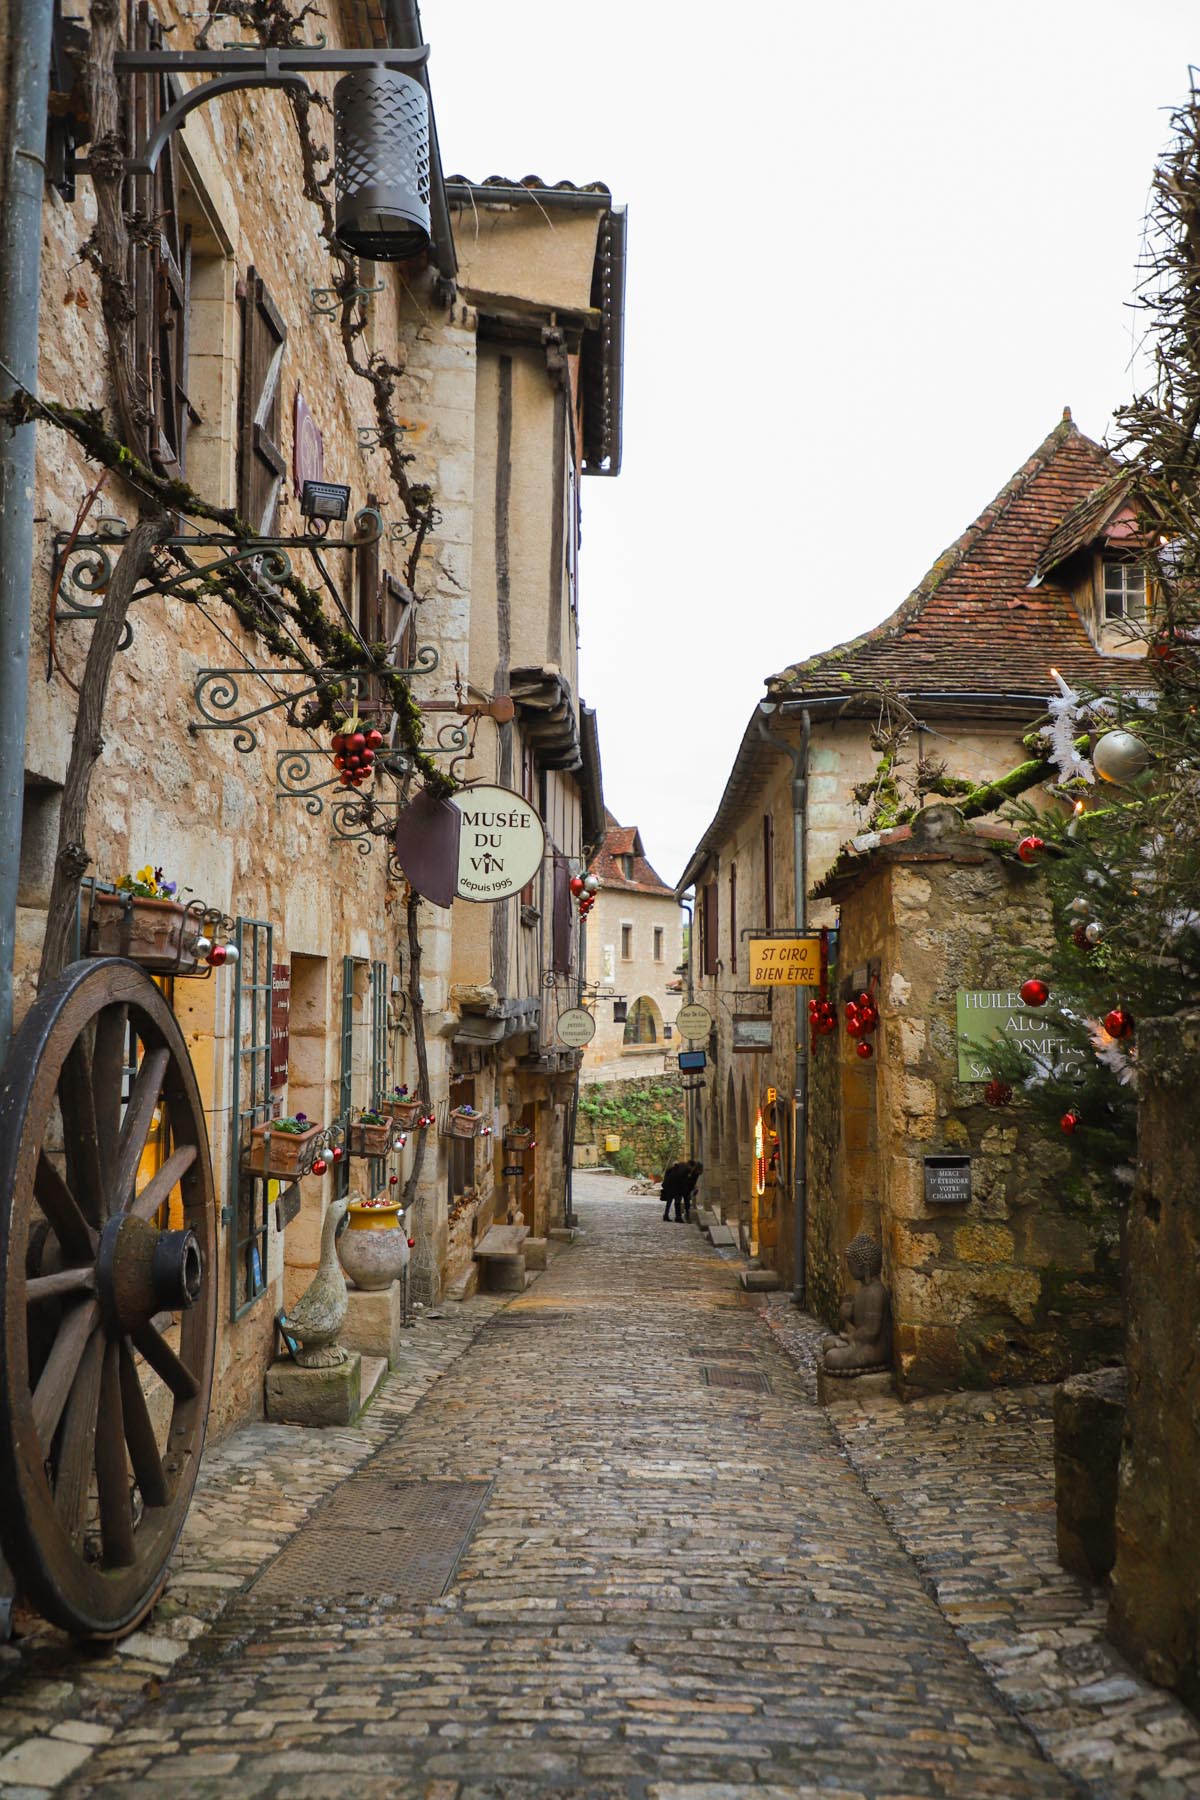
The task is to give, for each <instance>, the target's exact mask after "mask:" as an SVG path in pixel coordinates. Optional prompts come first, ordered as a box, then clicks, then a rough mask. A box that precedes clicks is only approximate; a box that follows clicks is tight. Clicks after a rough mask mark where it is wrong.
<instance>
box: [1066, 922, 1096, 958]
mask: <svg viewBox="0 0 1200 1800" xmlns="http://www.w3.org/2000/svg"><path fill="white" fill-rule="evenodd" d="M1071 942H1072V943H1073V944H1074V946H1075V948H1076V949H1077V950H1086V951H1088V952H1089V954H1090V952H1091V948H1092V944H1091V939H1090V938H1089V937H1088V934H1087V923H1086V921H1085V920H1083V919H1081V920H1080V921H1079V923H1078V925H1076V926H1075V927H1074V928H1073V930H1072V932H1071Z"/></svg>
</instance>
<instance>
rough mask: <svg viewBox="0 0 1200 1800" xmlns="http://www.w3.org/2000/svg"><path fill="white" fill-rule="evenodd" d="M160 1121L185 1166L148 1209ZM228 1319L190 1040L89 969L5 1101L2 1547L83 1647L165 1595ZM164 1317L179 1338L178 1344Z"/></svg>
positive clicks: (115, 971)
mask: <svg viewBox="0 0 1200 1800" xmlns="http://www.w3.org/2000/svg"><path fill="white" fill-rule="evenodd" d="M139 1053H140V1058H141V1060H140V1064H139V1066H138V1070H137V1074H136V1075H135V1077H134V1080H133V1088H132V1092H131V1093H130V1094H129V1097H128V1100H126V1099H125V1094H124V1086H125V1082H126V1080H127V1077H128V1069H129V1066H130V1063H131V1062H132V1061H133V1060H134V1059H135V1058H136V1057H137V1056H138V1055H139ZM156 1112H157V1113H158V1115H159V1117H160V1119H161V1122H162V1127H163V1130H162V1141H163V1143H164V1144H165V1145H166V1146H169V1147H171V1149H170V1154H169V1155H168V1156H167V1157H166V1158H165V1160H164V1162H163V1164H162V1167H161V1168H159V1169H158V1170H156V1171H155V1172H154V1173H153V1174H152V1175H151V1176H150V1178H149V1179H148V1180H146V1181H145V1183H144V1185H143V1186H142V1189H141V1192H140V1193H139V1192H137V1185H138V1180H139V1175H140V1171H141V1168H142V1165H143V1162H147V1163H148V1162H149V1161H150V1158H149V1156H148V1155H147V1146H148V1145H151V1146H152V1144H153V1140H152V1137H151V1132H152V1127H153V1125H154V1120H155V1114H156ZM59 1143H61V1145H62V1148H63V1152H64V1154H63V1155H61V1156H59V1155H57V1154H56V1153H55V1150H54V1146H56V1145H58V1144H59ZM47 1145H48V1146H50V1149H49V1150H47V1148H46V1146H47ZM174 1197H177V1203H176V1198H174ZM168 1201H170V1202H171V1216H170V1218H169V1219H167V1218H164V1216H163V1214H164V1208H165V1206H166V1203H167V1202H168ZM216 1308H217V1233H216V1208H215V1204H214V1196H213V1183H212V1166H211V1162H210V1160H209V1152H208V1133H207V1125H206V1120H205V1112H204V1105H203V1102H202V1100H201V1097H200V1093H199V1090H198V1088H197V1086H196V1078H195V1074H194V1071H193V1069H192V1065H191V1061H190V1059H189V1056H188V1051H187V1045H186V1042H185V1040H184V1038H183V1034H182V1033H181V1031H180V1029H179V1026H178V1024H177V1022H176V1020H175V1018H174V1015H173V1014H172V1012H171V1009H170V1006H169V1005H168V1003H167V1000H166V998H165V996H164V994H163V993H162V991H161V990H160V989H159V988H157V987H156V986H155V984H154V983H153V982H152V981H151V980H150V977H149V976H148V975H147V974H146V973H145V971H144V970H141V969H139V968H137V967H136V965H134V964H133V963H130V962H127V961H125V960H123V959H121V958H119V957H96V958H89V959H88V960H87V961H84V962H78V963H73V964H72V965H71V966H70V967H69V968H67V969H65V970H64V971H63V973H62V974H61V975H60V976H58V977H57V978H56V979H55V980H54V981H53V982H50V983H48V984H47V986H46V987H45V988H44V989H43V990H42V992H41V994H40V995H39V996H38V999H37V1000H36V1001H35V1002H34V1004H33V1006H32V1007H31V1009H30V1011H29V1013H28V1014H27V1015H26V1017H25V1020H24V1022H23V1023H22V1025H21V1028H20V1030H19V1031H18V1032H17V1034H16V1036H15V1037H14V1039H13V1045H12V1050H11V1052H10V1055H9V1059H8V1062H7V1063H6V1065H5V1070H4V1080H3V1082H0V1499H2V1502H3V1503H2V1504H0V1548H2V1549H3V1551H4V1554H5V1556H6V1557H7V1559H8V1562H9V1564H10V1566H11V1568H12V1570H13V1572H14V1574H15V1576H16V1579H17V1582H18V1584H19V1586H20V1588H21V1589H22V1591H23V1592H24V1594H25V1595H26V1597H27V1598H28V1599H29V1600H31V1601H32V1602H33V1604H34V1605H35V1606H36V1607H37V1608H38V1609H39V1610H40V1611H41V1612H42V1613H44V1614H45V1615H46V1617H47V1618H49V1619H51V1620H52V1621H53V1622H54V1623H55V1624H58V1625H61V1626H63V1627H64V1628H65V1629H66V1630H68V1631H70V1632H73V1633H74V1634H76V1635H77V1636H81V1637H97V1638H112V1637H119V1636H121V1635H123V1634H124V1633H125V1632H127V1631H130V1630H132V1629H133V1628H134V1626H136V1625H137V1624H138V1623H139V1622H140V1620H141V1619H142V1618H144V1617H145V1615H146V1613H147V1611H148V1610H149V1608H150V1607H151V1606H153V1604H154V1602H155V1600H156V1599H157V1598H158V1595H159V1594H160V1593H161V1591H162V1587H163V1584H164V1582H165V1580H166V1574H167V1565H168V1561H169V1558H170V1556H171V1552H172V1550H173V1548H174V1546H175V1543H176V1541H177V1539H178V1537H179V1533H180V1531H181V1530H182V1528H183V1522H184V1519H185V1518H186V1516H187V1508H188V1504H189V1502H190V1499H191V1494H192V1489H193V1487H194V1485H195V1480H196V1474H197V1470H198V1468H199V1464H200V1457H201V1452H202V1450H203V1446H204V1431H205V1423H206V1414H207V1409H208V1396H209V1388H210V1385H211V1381H212V1367H213V1353H214V1346H215V1341H216ZM163 1315H166V1316H167V1317H172V1316H173V1317H174V1318H176V1319H177V1320H178V1326H177V1327H176V1326H172V1327H171V1328H170V1341H169V1342H168V1341H167V1338H166V1337H164V1335H163V1333H162V1331H161V1330H159V1329H158V1328H157V1327H156V1325H155V1324H154V1321H155V1320H157V1319H160V1318H162V1317H163ZM176 1333H178V1335H176ZM143 1359H144V1360H143ZM151 1371H153V1374H154V1376H155V1377H157V1380H156V1381H155V1382H154V1391H153V1393H150V1392H149V1391H143V1387H142V1382H143V1380H145V1381H146V1382H147V1383H149V1382H150V1380H151V1374H150V1372H151ZM160 1384H161V1385H160ZM97 1511H98V1514H99V1531H98V1533H97V1531H96V1522H97Z"/></svg>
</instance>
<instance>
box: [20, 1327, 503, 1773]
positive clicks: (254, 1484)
mask: <svg viewBox="0 0 1200 1800" xmlns="http://www.w3.org/2000/svg"><path fill="white" fill-rule="evenodd" d="M508 1298H509V1296H506V1295H501V1296H491V1295H483V1294H480V1295H477V1296H475V1297H474V1298H473V1299H471V1300H469V1301H467V1302H465V1303H464V1304H462V1305H457V1304H456V1305H454V1306H452V1307H449V1306H448V1307H447V1308H446V1309H445V1311H444V1312H443V1311H441V1310H440V1309H435V1310H434V1311H432V1312H428V1313H420V1314H418V1315H417V1322H416V1324H415V1325H414V1327H413V1329H412V1330H411V1331H409V1332H407V1333H406V1334H405V1340H404V1351H403V1356H402V1360H401V1363H400V1365H399V1367H398V1368H396V1369H395V1370H393V1371H392V1373H391V1374H390V1375H388V1376H387V1377H386V1378H385V1379H384V1381H383V1382H382V1383H381V1384H380V1387H379V1388H378V1389H377V1390H376V1394H375V1397H374V1400H373V1401H372V1403H371V1404H370V1406H369V1407H368V1408H367V1410H366V1412H365V1413H364V1414H363V1416H362V1417H361V1418H360V1419H359V1420H358V1422H357V1423H356V1424H355V1425H352V1426H347V1427H346V1428H345V1429H342V1430H325V1431H313V1430H310V1429H308V1428H306V1427H302V1426H294V1425H269V1424H266V1423H263V1424H256V1425H248V1426H245V1427H243V1428H242V1429H241V1430H240V1431H237V1432H235V1433H233V1435H232V1436H230V1437H228V1438H226V1439H225V1440H224V1442H222V1443H220V1444H218V1445H216V1446H215V1447H214V1448H213V1449H211V1450H209V1451H207V1452H206V1453H205V1457H204V1464H203V1467H202V1469H201V1473H200V1479H199V1481H198V1482H197V1484H196V1493H195V1498H194V1499H193V1502H192V1506H191V1510H190V1512H189V1513H188V1518H187V1524H186V1525H185V1527H184V1531H183V1536H182V1538H181V1539H180V1542H179V1547H178V1549H177V1550H176V1552H175V1557H174V1561H173V1563H172V1569H171V1577H170V1580H169V1582H168V1584H167V1589H166V1593H165V1594H164V1596H163V1598H162V1599H161V1600H160V1601H159V1603H158V1605H157V1606H156V1607H155V1609H154V1612H153V1613H152V1614H151V1617H150V1621H149V1623H148V1625H146V1626H145V1627H144V1628H143V1629H142V1630H140V1631H136V1632H134V1633H133V1634H132V1635H131V1636H130V1637H128V1638H126V1639H125V1640H124V1642H123V1643H120V1644H118V1645H116V1647H115V1651H107V1650H105V1651H97V1650H94V1649H88V1648H86V1647H83V1646H80V1645H77V1644H73V1643H71V1641H70V1640H69V1639H68V1638H66V1637H64V1636H63V1634H62V1633H61V1632H59V1631H56V1630H55V1629H54V1628H53V1627H52V1626H50V1625H47V1624H46V1623H45V1622H44V1621H43V1620H40V1619H28V1620H26V1621H24V1622H23V1624H22V1635H21V1637H20V1638H19V1639H18V1640H17V1641H15V1642H14V1643H12V1644H10V1645H7V1646H2V1647H0V1792H3V1793H4V1794H5V1795H6V1796H7V1800H35V1797H37V1800H40V1797H41V1796H43V1795H45V1794H47V1793H48V1792H50V1791H51V1790H52V1789H53V1788H55V1787H57V1786H58V1785H59V1784H60V1783H61V1782H63V1781H65V1780H66V1779H67V1778H68V1777H69V1776H71V1775H73V1774H74V1773H75V1772H76V1771H77V1770H78V1769H79V1768H80V1767H81V1765H82V1764H83V1763H84V1762H86V1761H87V1759H88V1757H89V1756H90V1755H91V1754H92V1752H93V1750H94V1749H95V1748H96V1747H97V1746H98V1745H101V1744H104V1743H107V1742H108V1741H109V1739H110V1738H112V1736H113V1734H114V1732H115V1731H116V1730H117V1728H118V1726H119V1724H120V1721H121V1719H122V1716H123V1715H124V1714H125V1713H126V1712H127V1710H128V1708H129V1706H130V1704H131V1702H134V1701H136V1700H137V1699H138V1698H140V1697H142V1696H149V1697H153V1696H154V1695H155V1694H156V1692H157V1686H158V1683H159V1680H160V1679H161V1677H162V1675H163V1673H164V1672H165V1671H166V1670H167V1669H168V1668H169V1667H170V1666H171V1665H172V1664H173V1663H175V1662H177V1661H178V1660H179V1659H180V1658H181V1657H182V1656H184V1655H185V1654H186V1652H187V1648H188V1645H189V1643H190V1642H191V1641H192V1640H193V1639H194V1638H197V1637H199V1636H201V1635H202V1633H204V1632H205V1631H206V1630H207V1629H208V1628H209V1627H210V1626H211V1625H212V1624H213V1623H214V1621H215V1620H216V1619H218V1618H219V1617H220V1615H221V1613H222V1612H223V1611H224V1610H225V1608H226V1606H227V1605H228V1604H229V1602H230V1601H231V1600H232V1599H233V1598H234V1597H235V1596H236V1595H237V1594H238V1593H240V1592H241V1591H242V1590H243V1589H244V1588H245V1587H246V1586H248V1584H249V1583H250V1582H251V1581H252V1580H253V1579H254V1577H255V1576H256V1575H257V1574H258V1572H259V1570H260V1569H262V1568H263V1567H264V1566H265V1564H266V1563H268V1562H270V1560H271V1559H272V1557H274V1556H275V1555H276V1554H277V1553H278V1551H279V1550H281V1549H282V1548H283V1546H284V1544H285V1543H287V1542H288V1541H289V1539H291V1538H292V1537H293V1536H294V1534H295V1532H296V1530H297V1527H298V1526H300V1525H301V1524H302V1523H303V1521H304V1520H305V1519H306V1518H307V1517H308V1515H309V1514H310V1513H311V1512H312V1511H313V1509H314V1508H315V1507H316V1506H318V1505H319V1504H320V1502H321V1501H322V1500H324V1499H325V1498H326V1496H327V1495H328V1494H330V1493H331V1492H332V1491H333V1489H334V1488H335V1487H337V1485H338V1484H339V1482H341V1481H343V1480H344V1479H345V1478H346V1476H347V1475H350V1474H352V1473H353V1472H354V1470H355V1469H357V1468H358V1467H359V1465H360V1464H361V1463H363V1462H365V1461H366V1459H367V1458H368V1457H370V1456H372V1455H374V1453H375V1452H376V1450H378V1449H379V1447H380V1445H381V1444H383V1443H384V1442H386V1440H387V1439H388V1438H389V1437H390V1436H392V1435H393V1433H394V1432H395V1430H396V1428H397V1426H398V1425H399V1423H400V1422H401V1421H402V1420H403V1419H405V1418H406V1417H407V1416H408V1415H409V1414H410V1413H411V1412H412V1411H413V1410H414V1409H415V1408H416V1407H417V1406H418V1405H419V1404H420V1402H421V1401H422V1400H423V1399H424V1398H425V1396H426V1395H427V1394H428V1393H429V1391H430V1389H431V1388H432V1387H433V1386H434V1384H435V1383H436V1382H437V1381H438V1379H439V1378H440V1377H441V1376H442V1375H443V1374H444V1373H445V1371H446V1370H447V1369H449V1368H451V1367H452V1366H453V1364H454V1363H456V1362H457V1361H458V1359H459V1357H460V1356H462V1355H463V1353H464V1351H466V1350H467V1349H468V1348H469V1347H470V1345H471V1344H472V1343H473V1342H474V1340H475V1338H476V1337H477V1336H478V1334H479V1332H480V1331H481V1330H482V1329H483V1327H484V1326H485V1325H486V1324H487V1322H488V1320H489V1319H490V1318H491V1317H492V1316H493V1314H495V1313H496V1312H498V1311H499V1310H500V1308H501V1307H503V1306H504V1305H506V1304H507V1301H508Z"/></svg>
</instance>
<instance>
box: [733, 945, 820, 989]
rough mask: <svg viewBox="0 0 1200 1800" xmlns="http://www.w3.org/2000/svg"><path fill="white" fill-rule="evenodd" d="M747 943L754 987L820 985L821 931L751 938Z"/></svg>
mask: <svg viewBox="0 0 1200 1800" xmlns="http://www.w3.org/2000/svg"><path fill="white" fill-rule="evenodd" d="M747 943H748V948H749V953H750V986H751V987H752V988H757V987H820V985H821V936H820V933H819V932H813V934H812V936H811V937H752V938H749V939H748V940H747Z"/></svg>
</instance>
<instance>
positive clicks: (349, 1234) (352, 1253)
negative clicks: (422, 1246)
mask: <svg viewBox="0 0 1200 1800" xmlns="http://www.w3.org/2000/svg"><path fill="white" fill-rule="evenodd" d="M348 1212H349V1218H350V1229H349V1231H346V1232H343V1234H342V1236H341V1237H340V1238H339V1239H338V1247H337V1251H338V1257H339V1259H340V1261H341V1265H342V1268H343V1269H344V1270H345V1271H346V1274H347V1275H348V1276H349V1277H350V1279H351V1281H352V1282H353V1283H354V1285H355V1287H357V1288H364V1289H365V1290H366V1291H367V1292H368V1293H370V1292H371V1291H372V1290H374V1289H376V1288H386V1287H391V1285H392V1283H393V1281H398V1280H399V1279H400V1277H401V1276H402V1275H403V1273H404V1271H405V1269H406V1268H407V1267H408V1233H407V1231H406V1230H405V1228H404V1226H403V1224H402V1223H401V1219H402V1218H403V1213H404V1206H403V1202H401V1201H399V1200H389V1199H387V1198H386V1196H384V1195H380V1196H379V1197H378V1198H377V1199H375V1200H351V1202H350V1205H349V1208H348Z"/></svg>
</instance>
